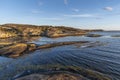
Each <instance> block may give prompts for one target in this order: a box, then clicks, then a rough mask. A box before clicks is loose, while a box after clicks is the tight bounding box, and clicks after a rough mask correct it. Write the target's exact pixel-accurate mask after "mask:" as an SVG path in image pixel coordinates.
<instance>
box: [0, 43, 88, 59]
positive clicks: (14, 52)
mask: <svg viewBox="0 0 120 80" xmlns="http://www.w3.org/2000/svg"><path fill="white" fill-rule="evenodd" d="M84 43H88V41H70V42H57V43H51V44H44V45H40V46H38V45H36V44H32V43H15V44H10V45H7V46H5V45H3V46H4V47H1V48H0V55H1V56H6V57H11V58H17V57H19V56H21V55H24V54H28V53H30V52H32V51H35V50H38V49H47V48H53V47H58V46H64V45H72V44H84Z"/></svg>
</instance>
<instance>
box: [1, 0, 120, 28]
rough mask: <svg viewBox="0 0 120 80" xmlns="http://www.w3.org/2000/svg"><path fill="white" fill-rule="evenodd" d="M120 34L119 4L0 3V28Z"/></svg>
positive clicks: (84, 0) (86, 0)
mask: <svg viewBox="0 0 120 80" xmlns="http://www.w3.org/2000/svg"><path fill="white" fill-rule="evenodd" d="M5 23H18V24H33V25H58V26H62V25H63V26H71V27H76V28H81V29H105V30H120V0H0V24H5Z"/></svg>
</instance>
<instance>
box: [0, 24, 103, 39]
mask: <svg viewBox="0 0 120 80" xmlns="http://www.w3.org/2000/svg"><path fill="white" fill-rule="evenodd" d="M91 31H103V30H82V29H76V28H71V27H65V26H35V25H24V24H4V25H1V26H0V34H1V35H0V38H9V37H18V36H42V37H50V38H56V37H64V36H80V35H85V34H87V33H88V32H91Z"/></svg>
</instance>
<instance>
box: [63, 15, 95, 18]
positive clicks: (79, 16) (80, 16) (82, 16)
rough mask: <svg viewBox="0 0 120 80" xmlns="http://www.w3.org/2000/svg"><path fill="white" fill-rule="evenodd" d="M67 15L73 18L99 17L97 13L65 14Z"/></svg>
mask: <svg viewBox="0 0 120 80" xmlns="http://www.w3.org/2000/svg"><path fill="white" fill-rule="evenodd" d="M64 16H66V17H72V18H91V17H97V16H96V15H92V14H76V15H64Z"/></svg>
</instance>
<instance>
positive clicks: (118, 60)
mask: <svg viewBox="0 0 120 80" xmlns="http://www.w3.org/2000/svg"><path fill="white" fill-rule="evenodd" d="M98 34H102V35H103V37H98V38H90V37H84V36H82V37H81V36H80V37H78V36H75V37H63V38H56V39H51V38H45V37H43V38H40V39H38V38H36V39H33V40H32V41H31V42H33V43H36V44H40V45H41V44H46V43H51V42H61V41H83V40H85V41H92V42H96V41H99V42H102V43H106V45H104V46H95V47H90V48H88V47H87V48H81V47H76V45H71V46H70V45H69V46H61V47H55V48H51V49H47V50H45V49H44V50H37V51H35V52H33V54H30V55H25V56H23V57H21V58H18V59H9V58H8V61H7V59H5V60H4V58H3V57H1V58H0V65H1V66H0V80H1V79H3V77H4V78H5V77H6V76H7V77H6V79H8V78H12V77H13V76H14V77H15V76H16V74H19V75H22V74H24V75H25V74H30V73H32V72H37V71H39V72H41V73H44V72H47V73H48V72H51V71H49V70H51V69H49V68H51V67H52V68H54V70H56V69H55V67H56V65H59V67H60V66H64V67H65V66H73V67H76V68H77V70H78V69H79V70H80V69H81V68H82V69H89V70H92V71H96V72H99V73H102V75H105V76H110V77H111V78H112V80H120V38H115V37H111V35H116V34H117V35H120V32H102V33H101V32H98ZM106 36H109V37H106ZM25 40H27V39H25ZM34 40H35V41H34ZM28 41H29V39H28ZM77 46H78V45H77ZM3 61H4V65H3V64H2V63H1V62H3ZM38 69H39V70H38ZM54 70H52V71H54ZM57 70H59V68H57ZM77 70H76V71H77ZM79 70H78V71H77V72H79V74H81V75H83V74H82V72H81V71H79ZM94 74H96V73H94ZM19 75H17V76H19ZM83 76H84V75H83ZM91 80H92V79H91ZM103 80H104V79H103Z"/></svg>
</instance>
